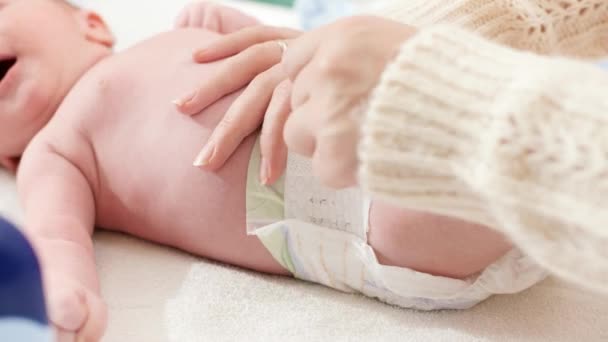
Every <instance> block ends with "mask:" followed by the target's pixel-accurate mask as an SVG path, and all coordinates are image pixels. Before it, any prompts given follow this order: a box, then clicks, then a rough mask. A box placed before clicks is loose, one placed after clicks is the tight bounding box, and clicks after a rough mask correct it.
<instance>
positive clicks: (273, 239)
mask: <svg viewBox="0 0 608 342" xmlns="http://www.w3.org/2000/svg"><path fill="white" fill-rule="evenodd" d="M280 225H281V223H277V224H276V225H273V226H271V227H267V228H262V229H260V230H258V231H257V232H256V235H257V237H258V239H260V241H261V242H262V244H263V245H264V247H266V249H268V251H269V252H270V254H272V257H273V258H274V260H276V261H277V262H278V263H279V264H281V266H283V267H284V268H285V269H287V270H288V271H289V272H291V274H293V275H295V274H296V268H295V266H294V265H293V261H292V260H291V255H289V244H288V243H287V236H286V234H285V231H284V230H283V228H282V227H281V226H280Z"/></svg>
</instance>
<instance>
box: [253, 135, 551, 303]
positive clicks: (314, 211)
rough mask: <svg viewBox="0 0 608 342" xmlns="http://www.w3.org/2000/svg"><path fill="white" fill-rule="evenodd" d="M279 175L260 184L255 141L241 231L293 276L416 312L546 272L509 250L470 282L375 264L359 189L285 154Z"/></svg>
mask: <svg viewBox="0 0 608 342" xmlns="http://www.w3.org/2000/svg"><path fill="white" fill-rule="evenodd" d="M287 165H288V166H287V170H286V173H285V175H284V177H283V178H282V179H281V180H280V181H279V182H277V184H276V185H274V186H272V187H265V186H263V185H262V184H261V183H260V182H259V176H258V175H259V170H260V168H259V167H260V152H259V146H258V145H256V147H255V148H254V151H253V153H252V156H251V162H250V165H249V172H248V180H247V232H248V234H251V235H255V236H257V237H258V238H259V239H260V241H261V242H262V243H263V244H264V246H265V247H266V248H267V249H268V251H269V252H270V253H271V254H272V256H273V257H274V258H275V259H276V261H277V262H279V263H280V264H281V265H282V266H283V267H284V268H285V269H287V270H289V271H290V272H291V273H292V274H293V276H294V277H296V278H299V279H302V280H306V281H310V282H314V283H318V284H322V285H326V286H329V287H331V288H334V289H337V290H340V291H344V292H357V293H361V294H364V295H366V296H369V297H374V298H377V299H379V300H381V301H384V302H386V303H389V304H393V305H398V306H401V307H404V308H413V309H419V310H438V309H466V308H470V307H472V306H474V305H475V304H477V303H479V302H481V301H483V300H485V299H486V298H488V297H489V296H491V295H493V294H506V293H516V292H520V291H523V290H524V289H526V288H528V287H530V286H532V285H534V284H535V283H537V282H539V281H540V280H542V279H544V278H545V277H546V273H545V272H544V271H543V270H542V269H541V268H540V267H538V266H536V265H535V264H534V263H533V262H532V261H531V260H530V259H529V258H528V257H526V256H525V255H523V254H522V253H521V252H520V251H519V250H517V249H513V250H512V251H510V252H509V253H507V254H506V255H505V256H503V257H502V258H501V259H500V260H498V261H497V262H495V263H494V264H492V265H490V266H489V267H488V268H486V269H485V270H484V271H483V272H481V273H479V274H477V275H475V276H472V277H470V278H468V279H464V280H462V279H452V278H446V277H439V276H433V275H430V274H426V273H421V272H417V271H414V270H412V269H407V268H402V267H394V266H384V265H381V264H380V263H379V262H378V260H377V258H376V255H375V253H374V251H373V249H372V248H371V246H370V245H369V244H368V243H367V232H368V227H369V226H368V212H369V208H370V201H369V200H367V199H366V198H365V197H364V196H363V194H362V193H361V192H360V191H359V190H358V189H347V190H340V191H334V190H330V189H327V188H324V187H323V186H321V185H320V184H318V183H317V182H315V180H314V178H313V176H312V169H311V165H310V162H309V161H308V160H307V159H304V158H301V157H298V156H295V155H290V156H289V160H288V163H287Z"/></svg>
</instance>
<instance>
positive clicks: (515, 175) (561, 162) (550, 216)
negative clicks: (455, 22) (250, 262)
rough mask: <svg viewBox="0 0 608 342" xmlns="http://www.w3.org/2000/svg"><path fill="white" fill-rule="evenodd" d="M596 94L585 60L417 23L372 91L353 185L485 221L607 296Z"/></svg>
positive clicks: (605, 175) (598, 88) (602, 98)
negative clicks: (358, 183) (357, 183)
mask: <svg viewBox="0 0 608 342" xmlns="http://www.w3.org/2000/svg"><path fill="white" fill-rule="evenodd" d="M607 90H608V73H605V72H604V71H602V70H601V69H599V68H598V67H596V66H592V65H590V64H586V63H582V62H577V61H574V60H567V59H564V58H557V57H551V58H549V57H541V56H538V55H533V54H531V53H524V52H518V51H516V50H513V49H510V48H507V47H503V46H500V45H497V44H494V43H491V42H488V41H487V40H484V39H482V38H481V37H478V36H476V35H474V34H471V33H468V32H466V31H464V30H461V29H458V28H456V27H452V26H435V27H433V28H428V29H426V30H422V31H421V32H420V33H419V34H417V35H416V36H415V37H414V38H412V39H411V40H410V41H408V42H407V43H405V44H404V45H403V47H402V50H401V52H400V54H399V56H398V57H397V59H396V60H395V61H394V63H392V64H391V65H390V66H389V67H388V68H387V69H386V71H385V73H384V75H383V76H382V80H381V82H380V85H379V86H378V87H377V89H376V90H375V92H374V94H373V96H372V98H371V104H370V109H369V112H368V113H367V116H366V119H365V120H366V121H365V124H364V129H363V136H364V139H363V142H362V145H361V151H360V158H361V162H362V167H361V183H362V186H364V187H365V188H366V189H367V190H368V191H370V192H372V193H374V194H376V195H378V196H381V197H385V198H389V199H391V200H393V201H396V202H399V203H400V204H402V205H404V206H406V207H411V208H416V209H421V210H426V211H432V212H437V213H441V214H448V215H453V216H457V217H461V218H464V219H467V220H472V221H476V222H479V223H483V224H486V225H490V226H492V227H495V228H497V229H499V230H501V231H503V232H504V233H506V234H507V235H508V236H509V237H511V238H512V239H513V240H514V242H515V243H516V244H518V245H519V246H520V247H521V248H522V249H523V250H524V251H525V252H526V253H528V254H529V255H530V256H532V257H533V258H534V259H535V260H537V261H538V262H539V263H540V264H541V265H543V266H544V267H546V268H548V269H549V270H551V271H553V272H554V273H556V274H558V275H561V276H562V277H564V278H567V279H570V280H573V281H578V282H579V283H583V284H585V285H587V286H589V287H592V288H594V289H598V290H602V291H606V292H608V285H607V284H608V211H606V210H605V206H606V205H607V203H608V97H607V96H606V92H607Z"/></svg>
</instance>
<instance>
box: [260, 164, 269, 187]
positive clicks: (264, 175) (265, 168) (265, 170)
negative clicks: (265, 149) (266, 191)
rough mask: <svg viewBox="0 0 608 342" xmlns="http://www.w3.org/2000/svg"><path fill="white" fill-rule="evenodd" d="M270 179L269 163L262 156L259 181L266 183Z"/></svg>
mask: <svg viewBox="0 0 608 342" xmlns="http://www.w3.org/2000/svg"><path fill="white" fill-rule="evenodd" d="M269 180H270V163H269V162H268V160H267V159H266V158H262V166H261V169H260V181H261V182H262V184H263V185H268V181H269Z"/></svg>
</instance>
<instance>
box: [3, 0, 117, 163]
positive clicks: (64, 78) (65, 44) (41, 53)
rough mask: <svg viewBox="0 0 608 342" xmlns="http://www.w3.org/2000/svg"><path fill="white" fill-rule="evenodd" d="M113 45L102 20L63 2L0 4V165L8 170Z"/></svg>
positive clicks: (39, 0)
mask: <svg viewBox="0 0 608 342" xmlns="http://www.w3.org/2000/svg"><path fill="white" fill-rule="evenodd" d="M113 43H114V40H113V37H112V34H111V32H110V31H109V29H108V28H107V26H106V25H105V23H104V22H103V20H102V19H101V17H99V16H98V15H97V14H95V13H93V12H90V11H86V10H82V9H79V8H76V7H74V6H72V5H70V4H68V3H67V2H65V1H63V0H0V165H3V166H5V167H8V168H10V167H11V164H12V162H13V161H14V160H15V159H16V158H18V157H19V156H20V155H21V154H22V153H23V151H24V149H25V147H26V146H27V144H28V143H29V142H30V140H31V139H32V138H33V137H34V136H35V135H36V134H37V133H38V132H39V131H40V130H41V129H42V128H43V127H44V126H45V125H46V123H47V122H48V121H49V120H50V118H51V117H52V116H53V114H54V113H55V111H56V110H57V107H58V106H59V105H60V104H61V102H62V101H63V99H64V98H65V96H66V95H67V94H68V92H69V91H70V89H71V88H72V87H73V86H74V84H75V83H76V82H77V81H78V79H80V77H82V76H83V75H84V73H86V71H87V70H88V69H90V68H91V67H92V66H93V65H95V64H96V63H97V62H98V61H100V60H101V59H103V58H104V57H106V56H108V55H109V54H110V53H111V49H112V45H113Z"/></svg>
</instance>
